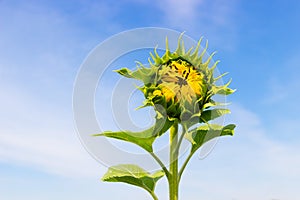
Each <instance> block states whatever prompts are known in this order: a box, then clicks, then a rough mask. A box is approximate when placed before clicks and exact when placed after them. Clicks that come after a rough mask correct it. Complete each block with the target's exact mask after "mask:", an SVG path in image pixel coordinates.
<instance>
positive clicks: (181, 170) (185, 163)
mask: <svg viewBox="0 0 300 200" xmlns="http://www.w3.org/2000/svg"><path fill="white" fill-rule="evenodd" d="M193 155H194V152H190V154H189V156H188V157H187V158H186V160H185V161H184V163H183V165H182V167H181V169H180V171H179V174H178V183H179V182H180V179H181V176H182V174H183V171H184V170H185V168H186V166H187V164H188V163H189V161H190V160H191V158H192V157H193Z"/></svg>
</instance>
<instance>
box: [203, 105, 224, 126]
mask: <svg viewBox="0 0 300 200" xmlns="http://www.w3.org/2000/svg"><path fill="white" fill-rule="evenodd" d="M228 113H230V110H228V109H220V108H217V109H212V110H205V111H203V112H202V113H201V116H200V123H201V122H208V121H210V120H213V119H216V118H218V117H221V116H222V115H225V114H228Z"/></svg>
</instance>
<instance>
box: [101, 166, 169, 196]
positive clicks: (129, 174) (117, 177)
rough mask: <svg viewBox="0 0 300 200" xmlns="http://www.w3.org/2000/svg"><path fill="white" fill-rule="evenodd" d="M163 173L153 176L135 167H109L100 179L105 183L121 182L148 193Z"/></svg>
mask: <svg viewBox="0 0 300 200" xmlns="http://www.w3.org/2000/svg"><path fill="white" fill-rule="evenodd" d="M164 175H165V174H164V172H163V171H157V172H155V173H153V174H150V173H149V172H147V171H145V170H144V169H142V168H141V167H139V166H137V165H117V166H113V167H110V168H109V169H108V171H107V172H106V174H105V175H104V176H103V177H102V180H103V181H106V182H123V183H128V184H131V185H135V186H138V187H141V188H144V189H145V190H147V191H148V192H150V193H151V192H153V191H154V189H155V185H156V183H157V181H158V180H159V179H160V178H162V177H163V176H164Z"/></svg>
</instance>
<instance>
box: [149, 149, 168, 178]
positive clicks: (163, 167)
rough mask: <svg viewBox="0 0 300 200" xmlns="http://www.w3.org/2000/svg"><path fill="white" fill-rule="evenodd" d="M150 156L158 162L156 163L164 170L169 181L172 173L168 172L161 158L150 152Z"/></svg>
mask: <svg viewBox="0 0 300 200" xmlns="http://www.w3.org/2000/svg"><path fill="white" fill-rule="evenodd" d="M150 155H151V156H152V157H153V158H154V160H156V162H157V163H158V164H159V166H160V167H161V168H162V170H163V171H164V172H165V174H166V176H167V179H168V180H169V179H170V176H171V174H170V172H169V171H168V169H167V168H166V166H165V165H164V163H163V162H162V161H161V160H160V159H159V157H158V156H157V155H155V153H153V152H150Z"/></svg>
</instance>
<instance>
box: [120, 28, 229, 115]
mask: <svg viewBox="0 0 300 200" xmlns="http://www.w3.org/2000/svg"><path fill="white" fill-rule="evenodd" d="M201 41H202V38H201V39H200V40H199V41H198V44H197V46H196V48H195V49H194V48H191V49H189V50H188V51H187V52H185V50H184V44H183V41H182V34H181V36H180V37H179V39H178V46H177V49H176V50H175V51H174V52H171V51H170V50H169V46H168V40H167V39H166V51H165V53H164V55H163V56H159V55H158V53H157V51H156V48H155V49H154V54H153V53H150V56H151V58H149V64H150V67H145V66H144V65H143V64H141V63H137V64H138V66H137V70H135V71H130V70H129V69H127V68H122V69H120V70H117V72H118V73H119V74H121V75H123V76H125V77H128V78H135V79H138V80H140V81H142V82H143V83H144V85H143V86H141V87H140V88H139V89H140V90H141V91H142V92H143V93H144V96H145V101H144V105H143V106H142V107H145V106H153V107H154V108H155V109H156V110H157V111H158V109H160V110H161V107H163V108H164V112H165V113H166V114H167V116H168V117H169V118H173V119H174V118H176V119H178V120H181V118H182V114H183V113H185V114H186V113H188V115H189V116H190V117H191V116H194V115H195V114H196V115H198V116H200V115H201V112H202V111H203V110H204V109H205V108H208V107H211V106H216V105H217V103H216V102H214V101H213V100H212V99H211V97H212V96H213V95H215V94H223V95H228V94H231V93H233V92H234V90H232V89H230V88H228V87H227V86H228V85H229V83H228V84H225V85H221V86H217V85H216V84H215V82H216V80H218V79H219V78H220V77H222V76H223V75H224V74H223V75H221V76H220V77H217V78H214V76H213V74H214V69H215V67H216V65H217V64H218V61H217V62H214V63H213V65H212V66H211V67H209V65H210V62H211V60H212V57H213V55H214V53H213V54H211V55H210V56H209V57H208V59H207V60H206V61H203V57H204V55H205V53H206V50H207V47H208V45H207V43H206V46H205V48H204V49H203V50H202V51H200V44H201ZM151 59H152V60H151ZM158 105H159V106H158ZM159 112H160V111H159Z"/></svg>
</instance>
